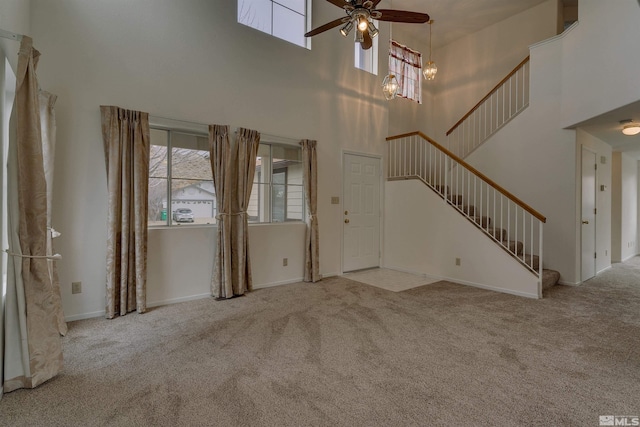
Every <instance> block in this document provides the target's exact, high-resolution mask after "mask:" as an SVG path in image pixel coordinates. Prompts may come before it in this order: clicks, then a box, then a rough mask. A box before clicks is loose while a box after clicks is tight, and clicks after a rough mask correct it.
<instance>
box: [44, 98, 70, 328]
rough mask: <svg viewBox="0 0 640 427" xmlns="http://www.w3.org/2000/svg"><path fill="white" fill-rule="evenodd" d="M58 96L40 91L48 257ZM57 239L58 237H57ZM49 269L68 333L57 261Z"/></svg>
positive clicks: (60, 325)
mask: <svg viewBox="0 0 640 427" xmlns="http://www.w3.org/2000/svg"><path fill="white" fill-rule="evenodd" d="M56 99H57V96H56V95H54V94H52V93H49V92H45V91H40V120H41V123H40V124H41V128H42V156H43V160H44V177H45V181H46V182H47V255H48V256H51V255H53V254H54V252H55V251H54V250H53V237H54V236H53V233H54V232H55V230H54V229H53V227H52V214H51V213H52V208H51V205H52V200H53V165H54V160H55V152H56V114H55V110H54V106H55V104H56ZM56 237H57V235H56ZM47 267H48V269H49V279H50V280H51V286H52V289H53V298H54V300H55V304H54V307H55V310H56V318H57V321H58V331H60V334H62V335H65V334H66V333H67V323H66V322H65V321H64V312H63V311H62V297H61V295H60V281H59V279H58V266H57V264H56V261H54V260H51V259H50V260H48V261H47Z"/></svg>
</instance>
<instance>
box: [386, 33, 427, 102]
mask: <svg viewBox="0 0 640 427" xmlns="http://www.w3.org/2000/svg"><path fill="white" fill-rule="evenodd" d="M389 74H394V75H395V76H396V78H397V79H398V83H399V88H398V96H399V97H401V98H407V99H411V100H414V101H416V102H417V103H418V104H422V79H421V76H422V54H421V53H420V52H418V51H416V50H413V49H410V48H408V47H407V46H405V45H403V44H400V43H398V42H397V41H395V40H391V46H390V47H389Z"/></svg>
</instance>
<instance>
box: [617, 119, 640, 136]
mask: <svg viewBox="0 0 640 427" xmlns="http://www.w3.org/2000/svg"><path fill="white" fill-rule="evenodd" d="M620 124H621V125H622V133H624V134H625V135H630V136H631V135H637V134H639V133H640V124H638V123H634V122H633V120H631V119H626V120H621V121H620Z"/></svg>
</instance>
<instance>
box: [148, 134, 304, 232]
mask: <svg viewBox="0 0 640 427" xmlns="http://www.w3.org/2000/svg"><path fill="white" fill-rule="evenodd" d="M301 159H302V150H301V148H300V147H299V146H296V145H280V144H275V143H261V144H260V147H259V148H258V156H257V159H256V172H255V178H254V183H253V188H252V191H251V199H250V202H249V208H248V215H249V222H253V223H265V222H266V223H268V222H289V221H302V220H303V219H304V198H303V193H304V189H303V185H302V161H301ZM216 214H217V212H216V195H215V189H214V186H213V173H212V172H211V163H210V160H209V138H208V135H206V134H200V133H197V132H187V131H181V130H172V129H160V128H152V129H151V150H150V156H149V226H151V227H152V226H183V225H187V224H215V223H216Z"/></svg>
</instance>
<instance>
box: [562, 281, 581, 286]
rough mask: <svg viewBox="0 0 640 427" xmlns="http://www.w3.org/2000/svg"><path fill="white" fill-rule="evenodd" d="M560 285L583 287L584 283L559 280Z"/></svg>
mask: <svg viewBox="0 0 640 427" xmlns="http://www.w3.org/2000/svg"><path fill="white" fill-rule="evenodd" d="M558 285H565V286H580V285H582V282H567V281H566V280H558Z"/></svg>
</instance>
